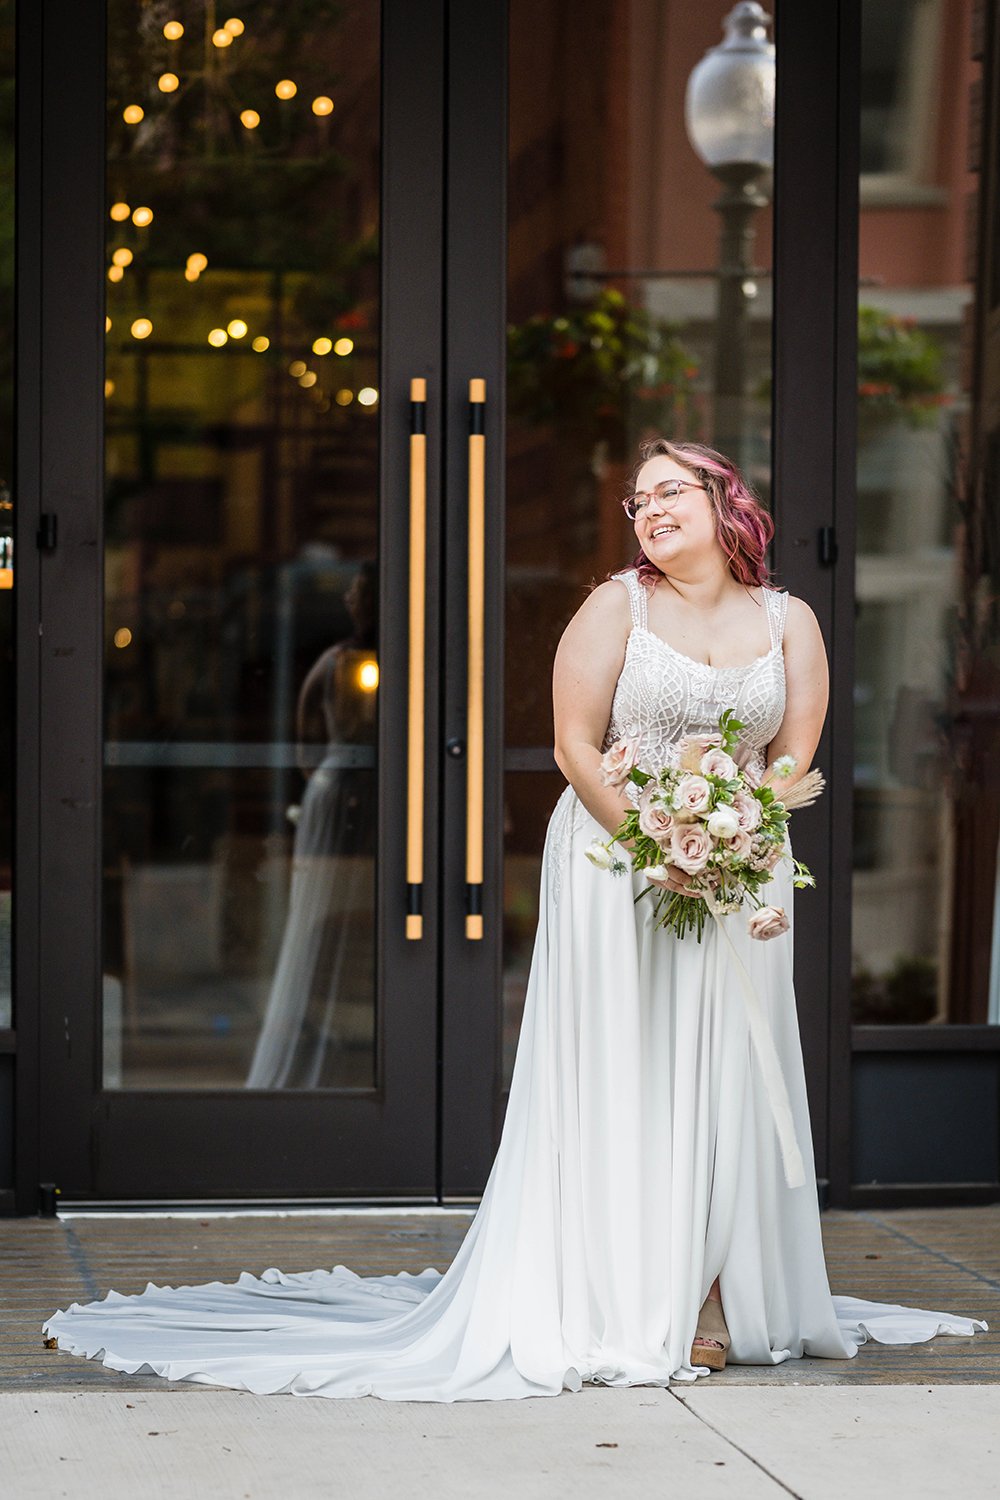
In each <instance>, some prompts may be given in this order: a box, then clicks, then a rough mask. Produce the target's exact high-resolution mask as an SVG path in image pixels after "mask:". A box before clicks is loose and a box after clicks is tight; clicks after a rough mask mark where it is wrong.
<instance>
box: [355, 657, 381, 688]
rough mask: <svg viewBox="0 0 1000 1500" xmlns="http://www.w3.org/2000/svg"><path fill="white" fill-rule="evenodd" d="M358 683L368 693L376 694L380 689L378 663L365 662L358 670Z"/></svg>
mask: <svg viewBox="0 0 1000 1500" xmlns="http://www.w3.org/2000/svg"><path fill="white" fill-rule="evenodd" d="M358 683H359V684H360V686H361V687H362V688H364V690H365V692H366V693H374V691H375V689H376V688H377V687H378V662H377V661H363V662H362V663H361V665H360V667H359V668H358Z"/></svg>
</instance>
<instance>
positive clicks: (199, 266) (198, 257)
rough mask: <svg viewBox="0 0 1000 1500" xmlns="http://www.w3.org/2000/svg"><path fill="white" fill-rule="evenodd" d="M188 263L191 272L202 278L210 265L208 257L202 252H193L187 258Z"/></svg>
mask: <svg viewBox="0 0 1000 1500" xmlns="http://www.w3.org/2000/svg"><path fill="white" fill-rule="evenodd" d="M187 263H188V265H189V266H190V268H191V270H192V271H195V272H196V273H197V274H198V275H199V276H200V275H201V273H202V271H204V270H205V268H206V266H207V265H208V256H207V255H202V253H201V251H200V250H193V251H192V252H191V254H190V255H189V256H188V258H187Z"/></svg>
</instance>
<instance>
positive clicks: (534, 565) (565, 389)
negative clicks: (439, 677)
mask: <svg viewBox="0 0 1000 1500" xmlns="http://www.w3.org/2000/svg"><path fill="white" fill-rule="evenodd" d="M771 9H772V10H773V7H771ZM732 10H733V6H732V5H731V4H730V3H711V4H705V3H703V0H661V3H659V4H657V5H650V4H648V3H646V0H623V3H621V4H617V5H614V6H609V5H605V4H598V3H591V4H582V5H581V4H579V3H575V4H570V3H569V0H552V3H550V4H547V5H545V6H542V7H539V6H538V5H533V4H530V3H528V0H512V3H511V6H510V123H509V190H508V200H509V240H508V272H507V276H508V317H509V329H508V380H507V398H508V422H507V456H506V458H507V466H506V467H507V474H506V478H507V522H506V524H507V533H506V552H507V590H506V666H507V692H506V705H507V708H506V743H507V746H508V752H509V757H510V754H511V753H513V754H514V755H515V758H516V763H517V765H518V766H521V765H528V764H531V765H537V767H538V768H539V770H538V771H536V772H531V771H527V770H526V771H524V772H519V773H518V775H516V776H508V801H509V810H511V811H512V813H513V810H515V809H517V808H521V809H523V811H521V813H520V814H519V816H517V817H514V816H512V817H511V818H509V819H508V826H507V835H506V837H507V857H508V860H509V861H511V862H512V869H513V870H514V871H516V872H517V873H516V875H509V876H508V879H507V908H506V913H507V938H508V943H507V945H506V948H505V953H506V958H505V1032H504V1034H505V1037H508V1036H509V1035H510V1034H511V1030H512V1028H513V1026H514V1025H515V1023H516V1021H517V1019H518V1017H519V1014H520V1009H519V1008H520V1005H521V1003H522V1002H523V994H524V990H523V984H524V981H525V980H526V977H527V975H526V957H530V953H528V952H527V949H526V943H527V938H526V935H525V934H526V930H527V929H526V928H525V927H524V922H525V921H526V920H527V919H526V918H525V916H524V915H523V913H524V912H525V911H527V910H528V907H529V905H530V903H529V900H528V897H529V894H530V884H531V881H532V880H534V881H535V882H536V887H537V860H538V856H539V854H540V850H541V840H542V837H543V835H544V827H545V822H546V820H547V817H548V814H549V813H550V812H551V810H552V806H553V804H554V803H555V801H556V798H557V796H558V794H559V791H560V790H561V788H562V786H563V785H564V784H565V783H564V782H563V780H562V778H561V777H560V776H559V775H558V774H553V773H552V772H551V767H552V764H553V762H552V743H553V726H552V691H551V671H552V661H553V657H554V654H555V648H556V645H557V643H558V640H559V637H560V635H561V634H562V631H563V629H564V628H565V626H566V624H567V622H568V621H569V619H570V617H571V616H572V615H573V614H574V613H575V611H576V610H577V609H578V608H579V606H580V604H581V603H582V602H583V599H584V596H585V594H586V591H587V590H588V589H589V588H590V587H591V586H592V585H593V584H594V583H599V582H600V581H601V580H602V579H604V578H606V577H607V576H608V575H609V574H610V573H612V572H614V571H615V570H616V569H618V568H620V567H622V566H624V565H625V564H627V563H628V562H629V561H631V559H632V557H633V556H634V555H635V552H636V545H635V537H634V533H633V531H632V527H631V525H630V524H629V522H628V520H627V519H626V517H625V515H624V512H623V511H622V509H621V506H620V504H619V501H620V498H621V496H622V495H623V494H624V485H625V480H626V477H627V475H628V472H629V470H630V468H631V466H632V463H633V462H634V459H635V456H636V451H637V447H638V444H639V442H640V440H641V439H643V438H645V437H650V436H654V435H663V436H668V437H672V438H675V439H678V438H679V439H683V438H688V439H691V440H696V441H701V442H707V443H709V444H711V445H713V446H715V447H718V448H721V449H722V450H723V451H725V452H727V453H729V454H730V455H731V456H732V457H733V458H735V459H736V460H737V461H738V462H740V463H741V464H742V465H743V467H744V470H745V472H746V473H747V474H748V476H749V478H750V479H751V481H752V482H753V483H754V485H755V486H756V488H757V490H758V493H759V494H760V496H761V499H762V500H763V501H764V503H765V504H767V503H769V500H770V491H771V454H770V431H771V395H770V391H771V382H770V375H771V270H770V267H771V208H770V193H771V181H770V172H769V170H767V169H765V168H763V167H762V168H760V169H759V170H756V171H752V170H748V171H747V172H746V174H745V180H741V179H740V174H739V171H738V169H737V168H736V167H735V166H734V165H733V163H732V162H730V163H728V170H724V172H723V175H724V176H725V177H726V181H725V182H723V181H722V180H720V178H719V177H717V176H715V175H713V173H712V172H711V171H710V170H709V169H708V167H707V166H706V165H705V163H704V161H703V159H702V157H701V156H700V155H699V154H698V153H697V152H696V150H695V148H694V146H693V144H692V141H691V139H689V137H688V133H687V128H686V125H685V108H684V103H685V92H686V88H687V83H688V79H689V77H690V75H691V73H692V70H693V69H694V68H695V67H696V65H697V64H698V63H699V61H700V60H701V59H702V58H703V57H704V55H705V53H706V52H707V51H708V50H709V49H710V48H713V47H716V46H717V45H718V44H719V43H721V41H722V40H723V32H724V28H723V20H724V18H725V17H726V16H727V15H729V13H730V12H731V11H732ZM767 35H768V40H770V38H771V36H772V33H771V32H770V30H769V31H768V34H767ZM581 101H585V105H586V107H582V106H581ZM707 123H709V124H714V123H715V122H714V121H711V120H710V121H708V122H707ZM744 189H745V192H746V194H747V195H748V196H749V200H750V207H749V211H748V210H747V209H746V207H744V208H739V207H737V204H736V201H735V200H736V199H737V198H738V197H739V196H740V192H741V191H743V190H744ZM724 265H725V266H728V267H729V268H730V274H729V275H728V276H727V275H724V274H723V273H722V271H721V267H722V266H724ZM734 356H735V357H734ZM526 663H527V664H530V670H526V669H525V664H526ZM542 768H548V770H549V774H541V772H542ZM532 781H534V785H533V786H532V787H531V789H530V790H529V784H530V783H532ZM529 828H530V830H531V831H530V834H529V832H528V829H529ZM531 899H532V900H533V901H534V900H537V888H536V890H535V892H534V894H533V895H532V898H531ZM532 909H533V908H532ZM507 1055H508V1054H507V1051H506V1049H505V1056H507Z"/></svg>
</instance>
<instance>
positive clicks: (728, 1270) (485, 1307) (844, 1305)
mask: <svg viewBox="0 0 1000 1500" xmlns="http://www.w3.org/2000/svg"><path fill="white" fill-rule="evenodd" d="M616 576H617V577H620V578H621V580H622V582H623V583H624V584H625V586H626V587H627V588H628V590H629V595H630V598H631V601H632V612H633V614H632V617H633V629H632V631H631V634H630V635H629V639H628V645H627V648H626V653H625V661H624V665H623V667H622V672H621V676H620V678H619V681H618V684H617V688H616V691H615V696H614V703H613V709H612V719H611V723H610V725H609V728H608V733H607V738H606V741H605V745H606V746H607V745H609V744H610V743H612V742H613V740H614V739H616V738H618V737H620V736H621V735H622V734H626V733H629V734H639V735H640V736H641V739H642V751H643V753H642V759H643V760H644V761H646V762H647V763H648V762H649V761H656V760H657V759H658V757H659V755H660V754H661V753H662V752H663V750H664V748H665V746H666V745H667V744H668V743H669V742H670V741H671V740H673V739H675V738H676V737H677V736H678V735H679V734H681V733H682V732H684V731H689V730H690V731H696V730H711V729H714V728H716V727H717V722H718V716H719V713H720V712H721V710H722V709H723V708H724V707H726V706H728V705H732V706H733V707H735V709H736V711H737V715H738V717H739V718H740V719H742V720H743V721H744V723H745V724H746V726H747V733H748V735H749V737H750V739H751V740H752V742H753V745H754V747H755V750H756V752H757V753H758V761H759V764H761V765H762V764H763V752H764V751H765V749H766V747H767V745H768V743H769V742H770V740H771V739H772V738H773V736H774V734H775V732H776V730H777V729H778V727H779V725H780V723H781V720H782V715H783V712H784V699H785V683H784V662H783V653H782V644H781V639H782V631H783V625H784V616H785V609H786V606H787V598H788V596H787V594H785V593H783V592H782V593H779V592H777V591H770V590H765V594H764V597H765V599H766V602H767V608H768V613H769V620H770V630H771V649H770V651H768V652H767V654H766V655H764V656H762V657H759V658H758V659H757V660H755V661H753V662H751V663H749V664H748V665H746V666H744V667H738V668H720V669H716V668H711V667H708V666H705V665H704V664H703V663H699V662H694V661H692V660H690V659H689V658H688V657H686V656H683V655H681V654H680V653H679V652H677V651H675V650H674V649H673V648H672V647H671V646H669V645H667V644H666V642H664V641H663V640H661V639H660V638H659V637H657V636H655V635H653V634H652V633H651V632H650V631H649V629H648V628H647V624H646V614H645V602H646V601H645V595H644V593H643V591H642V589H641V587H640V586H639V584H638V581H637V579H636V576H635V574H634V573H633V572H631V571H628V572H626V573H624V574H619V575H616ZM594 838H606V833H605V831H604V830H603V829H602V828H601V827H600V826H599V825H598V824H597V823H596V822H595V821H594V819H593V818H592V817H591V816H590V815H589V813H588V812H587V811H586V809H585V808H584V807H583V806H582V804H581V803H580V801H579V800H578V798H577V797H576V795H575V794H574V792H573V790H572V789H571V788H570V787H567V788H566V790H565V791H564V792H563V794H562V796H561V797H560V798H559V801H558V802H557V804H556V807H555V810H554V812H553V814H552V817H551V820H550V822H549V826H548V831H547V834H546V839H545V848H544V853H543V857H542V871H541V903H540V916H539V923H538V931H537V937H536V942H535V949H534V955H533V960H532V965H531V972H530V976H529V980H528V988H527V997H526V1002H525V1009H524V1018H523V1022H522V1026H521V1033H520V1038H519V1043H518V1049H517V1057H516V1062H515V1067H514V1073H513V1079H512V1083H511V1090H510V1099H509V1103H508V1108H507V1115H506V1120H505V1124H504V1129H503V1135H502V1139H501V1142H500V1147H499V1150H498V1152H497V1155H496V1158H495V1160H494V1163H493V1167H492V1170H491V1172H490V1176H489V1180H488V1182H487V1184H486V1188H485V1192H484V1194H483V1198H482V1201H481V1203H480V1205H479V1208H478V1210H477V1212H476V1215H475V1217H474V1218H473V1220H472V1221H471V1223H470V1225H469V1229H468V1232H467V1234H466V1237H465V1239H464V1241H463V1243H462V1245H461V1247H460V1249H459V1251H458V1254H457V1255H456V1257H455V1259H454V1261H453V1262H452V1264H451V1265H450V1266H449V1267H448V1269H447V1270H446V1271H445V1272H444V1273H443V1274H442V1273H441V1272H440V1271H439V1270H437V1269H434V1268H431V1267H428V1268H427V1269H426V1270H424V1271H422V1272H421V1273H420V1274H419V1275H412V1274H410V1273H408V1272H405V1271H403V1272H400V1273H399V1274H397V1275H389V1276H358V1275H356V1274H355V1273H354V1272H352V1271H351V1270H349V1269H348V1268H347V1267H346V1266H342V1265H336V1266H334V1267H333V1269H332V1270H318V1271H309V1272H299V1273H286V1272H282V1271H278V1270H270V1271H265V1273H264V1274H263V1276H261V1277H257V1276H252V1275H249V1274H248V1273H246V1272H244V1273H243V1275H241V1276H240V1278H239V1280H238V1281H237V1282H236V1283H234V1284H232V1285H227V1284H222V1283H219V1282H213V1283H210V1284H209V1285H205V1286H196V1287H177V1288H163V1287H156V1286H153V1285H152V1284H150V1285H149V1286H148V1287H147V1288H146V1290H145V1291H144V1292H142V1293H140V1294H138V1295H136V1296H121V1295H119V1294H118V1293H116V1292H110V1293H109V1294H108V1296H107V1298H106V1299H105V1300H104V1301H102V1302H94V1303H90V1304H88V1305H87V1306H80V1305H78V1304H74V1305H73V1306H72V1307H70V1308H69V1310H68V1311H66V1312H60V1313H57V1314H56V1315H55V1316H54V1317H52V1318H50V1319H49V1321H48V1322H47V1323H46V1325H45V1329H46V1332H47V1333H48V1334H49V1335H50V1336H52V1337H55V1338H56V1339H57V1340H58V1342H59V1346H60V1348H62V1349H66V1350H68V1351H70V1352H71V1353H73V1354H80V1355H86V1356H91V1357H93V1356H97V1355H103V1359H104V1363H105V1364H106V1365H108V1366H110V1367H111V1368H112V1369H116V1370H124V1371H129V1372H143V1373H146V1372H153V1373H155V1374H158V1375H163V1376H166V1377H167V1378H169V1379H173V1380H192V1381H199V1382H202V1383H205V1384H209V1385H221V1386H233V1387H237V1388H240V1389H246V1390H250V1391H255V1392H259V1393H264V1392H282V1391H287V1392H293V1393H295V1394H297V1395H317V1396H329V1397H346V1396H362V1395H374V1396H379V1397H383V1398H386V1399H391V1400H411V1401H457V1400H499V1399H502V1398H511V1397H524V1396H555V1395H558V1394H559V1392H560V1391H562V1390H564V1389H569V1390H578V1389H579V1388H580V1386H581V1385H582V1383H583V1382H584V1381H590V1382H598V1383H604V1384H608V1385H643V1384H648V1385H659V1386H665V1385H667V1384H668V1383H669V1382H670V1381H688V1382H690V1381H693V1380H695V1379H696V1378H697V1377H698V1376H699V1375H706V1374H708V1373H709V1372H708V1371H707V1370H706V1369H705V1368H704V1367H697V1366H693V1365H692V1363H691V1343H692V1338H693V1336H694V1333H695V1327H696V1323H697V1317H698V1311H699V1308H700V1307H701V1304H702V1302H703V1300H704V1298H705V1296H706V1294H707V1292H708V1289H709V1287H710V1286H711V1285H712V1282H713V1281H714V1280H715V1278H716V1276H719V1277H720V1286H721V1292H722V1300H723V1305H724V1308H725V1314H726V1319H727V1322H728V1325H729V1331H730V1335H731V1338H732V1347H731V1349H730V1352H729V1359H730V1361H731V1362H733V1363H738V1364H750V1365H770V1364H778V1363H779V1362H781V1361H782V1360H786V1359H789V1358H798V1357H800V1356H802V1355H811V1356H820V1357H823V1358H828V1359H844V1358H847V1357H849V1356H852V1355H854V1354H856V1352H857V1348H858V1346H859V1345H860V1344H862V1343H864V1342H865V1340H866V1339H867V1338H874V1339H876V1340H878V1341H879V1342H882V1343H892V1344H907V1343H916V1342H920V1341H923V1340H926V1339H930V1338H933V1337H934V1336H935V1335H936V1334H939V1333H949V1334H967V1335H971V1334H973V1333H974V1332H975V1330H976V1329H977V1328H980V1329H985V1328H986V1327H987V1324H986V1323H985V1322H984V1321H982V1320H979V1319H973V1318H968V1317H961V1316H958V1315H956V1314H952V1313H945V1312H932V1311H924V1310H921V1309H916V1308H910V1307H902V1306H898V1305H895V1304H891V1303H879V1302H867V1301H863V1300H861V1299H859V1298H855V1297H846V1296H838V1297H833V1296H831V1294H830V1288H829V1283H828V1280H827V1272H826V1265H825V1261H824V1257H823V1243H822V1238H821V1234H820V1219H819V1211H818V1203H817V1193H816V1185H815V1176H814V1170H815V1169H814V1163H813V1155H812V1147H811V1136H810V1127H809V1110H808V1104H807V1099H806V1090H805V1079H804V1075H803V1069H802V1054H801V1049H800V1043H799V1034H798V1026H797V1022H796V1011H795V995H794V991H793V985H792V933H791V932H789V933H787V934H786V935H784V936H782V937H779V938H777V939H774V940H772V941H769V942H754V941H752V940H751V939H750V938H749V936H748V935H747V933H746V919H745V914H744V913H739V914H736V915H733V916H729V917H724V918H722V919H721V920H722V921H724V922H725V923H727V924H728V927H727V931H728V933H729V935H730V936H731V938H732V942H733V945H734V946H735V949H736V951H737V952H738V953H739V954H740V955H741V957H742V960H743V962H744V963H745V964H746V966H747V968H748V969H749V972H750V975H751V978H752V981H753V986H754V988H755V989H756V991H757V993H758V994H759V996H760V1003H761V1007H762V1010H763V1013H764V1016H765V1018H766V1021H767V1025H768V1027H769V1032H770V1037H771V1038H773V1049H772V1055H773V1054H774V1053H776V1055H777V1061H778V1063H779V1064H780V1072H781V1074H782V1075H783V1079H784V1083H783V1085H782V1093H784V1090H785V1089H787V1099H788V1102H789V1104H790V1107H791V1118H792V1121H793V1123H794V1131H795V1136H796V1137H797V1141H798V1146H799V1148H800V1151H801V1157H802V1162H803V1164H804V1169H805V1181H804V1183H803V1185H801V1186H798V1187H789V1186H788V1184H787V1182H786V1179H785V1175H784V1172H783V1167H782V1156H781V1152H780V1150H779V1146H778V1138H777V1134H776V1130H775V1118H774V1115H773V1113H772V1105H773V1090H772V1089H769V1088H768V1087H766V1086H765V1082H764V1080H763V1079H762V1077H761V1074H760V1069H759V1068H758V1051H757V1049H753V1048H751V1045H750V1033H749V1030H748V1014H749V1006H748V1003H747V1000H746V996H745V991H744V989H743V987H741V985H740V984H739V983H737V982H736V980H735V977H734V962H735V960H734V953H733V949H732V948H731V947H730V946H729V945H728V944H726V943H724V942H722V941H720V939H721V937H722V933H721V932H720V931H719V930H718V929H717V927H716V925H715V922H714V921H713V922H710V923H709V924H708V926H707V927H706V929H705V934H704V938H703V940H702V942H701V943H700V944H699V943H698V942H697V940H696V939H695V938H694V936H691V935H689V936H687V937H685V938H683V939H678V938H676V937H675V936H674V935H672V934H668V933H667V932H665V931H664V930H662V929H661V930H659V931H656V930H654V928H653V924H652V906H651V902H650V900H649V899H646V900H643V901H640V902H639V903H638V905H633V897H634V896H635V895H637V894H638V893H639V891H640V890H642V889H643V888H644V887H645V885H646V882H645V880H644V878H643V877H642V876H641V875H640V874H638V873H634V872H633V873H632V874H630V875H623V876H618V877H615V876H614V875H611V874H609V873H608V872H606V871H602V870H599V869H597V868H595V866H594V865H593V864H591V863H590V862H589V861H588V860H587V859H586V858H585V857H584V852H583V851H584V849H585V847H586V845H587V844H588V843H589V842H590V841H591V840H592V839H594ZM765 897H766V899H768V900H770V901H771V902H772V903H773V904H775V905H779V906H783V907H784V908H785V910H786V911H787V912H788V913H789V915H791V912H792V882H791V873H790V868H789V866H788V864H787V863H786V862H784V861H783V862H782V863H781V864H779V865H778V867H777V870H776V872H775V876H774V878H773V880H772V882H771V883H770V885H769V886H768V887H767V888H766V892H765Z"/></svg>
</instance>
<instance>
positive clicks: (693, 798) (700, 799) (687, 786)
mask: <svg viewBox="0 0 1000 1500" xmlns="http://www.w3.org/2000/svg"><path fill="white" fill-rule="evenodd" d="M711 798H712V788H711V787H710V786H709V784H708V782H707V781H706V780H705V778H704V776H691V775H688V776H682V777H681V779H680V781H679V782H678V783H677V786H676V788H675V790H674V809H675V811H676V812H679V813H680V814H681V815H682V816H683V814H684V813H687V814H688V815H689V816H690V815H691V814H693V813H703V812H707V811H708V804H709V802H710V801H711Z"/></svg>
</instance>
